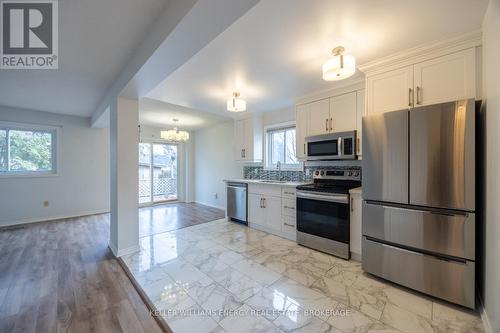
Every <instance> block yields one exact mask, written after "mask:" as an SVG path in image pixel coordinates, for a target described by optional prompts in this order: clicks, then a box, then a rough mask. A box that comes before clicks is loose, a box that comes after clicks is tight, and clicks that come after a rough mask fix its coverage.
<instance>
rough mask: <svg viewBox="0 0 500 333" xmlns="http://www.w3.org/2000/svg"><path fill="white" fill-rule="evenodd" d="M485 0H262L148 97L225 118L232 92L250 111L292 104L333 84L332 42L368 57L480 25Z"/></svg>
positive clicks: (364, 58) (359, 56)
mask: <svg viewBox="0 0 500 333" xmlns="http://www.w3.org/2000/svg"><path fill="white" fill-rule="evenodd" d="M487 3H488V1H487V0H439V1H435V0H419V1H414V0H380V1H373V0H357V1H345V0H328V1H326V0H308V1H304V0H261V1H260V2H259V3H258V4H257V5H256V6H255V7H253V8H252V9H251V10H250V11H249V12H247V13H246V14H245V15H244V16H242V17H241V18H240V19H239V20H237V21H236V22H235V23H234V24H233V25H232V26H230V27H229V28H228V29H227V30H225V31H224V32H223V33H222V34H220V35H219V36H218V37H217V38H215V39H214V40H213V41H212V42H211V43H210V44H208V45H207V46H206V47H205V48H203V49H202V50H201V51H200V52H198V53H197V54H196V55H195V56H194V57H192V58H191V59H190V60H189V61H188V62H186V63H185V64H184V65H183V66H181V67H180V68H179V69H177V70H176V71H175V72H174V73H173V74H171V75H170V76H169V77H167V78H166V79H165V80H164V81H163V82H162V83H160V84H159V85H158V86H157V87H156V88H155V89H153V90H152V91H151V92H150V93H149V94H148V97H151V98H154V99H158V100H162V101H164V102H167V103H171V104H177V105H181V106H184V107H188V108H194V109H197V110H204V111H209V112H212V113H216V114H220V115H225V116H227V115H229V113H228V112H227V111H226V110H225V100H226V99H228V98H230V96H231V94H232V92H233V91H234V90H238V91H240V92H241V95H242V98H243V99H245V100H246V101H247V108H248V109H249V110H251V111H269V110H273V109H278V108H284V107H289V106H291V105H293V101H294V99H295V98H297V97H300V96H303V95H307V94H310V93H313V92H316V91H320V90H326V89H330V88H334V87H335V83H332V82H325V81H323V80H322V78H321V65H322V63H323V62H324V61H325V60H326V59H328V57H329V54H330V50H331V49H332V48H333V47H335V46H337V45H343V46H345V47H346V50H347V52H349V53H351V54H353V55H354V56H355V57H356V58H357V62H358V64H360V63H366V62H368V61H372V60H375V59H377V58H380V57H383V56H386V55H389V54H392V53H395V52H398V51H402V50H404V49H407V48H411V47H415V46H417V45H420V44H424V43H426V42H430V41H436V40H442V39H446V38H449V37H453V36H456V35H460V34H463V33H466V32H470V31H473V30H477V29H480V28H481V23H482V19H483V15H484V12H485V10H486V6H487ZM357 75H358V76H357V78H358V79H359V77H360V76H361V74H360V73H357ZM355 79H356V78H353V79H349V80H355ZM343 83H345V82H343Z"/></svg>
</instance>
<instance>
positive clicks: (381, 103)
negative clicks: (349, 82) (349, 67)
mask: <svg viewBox="0 0 500 333" xmlns="http://www.w3.org/2000/svg"><path fill="white" fill-rule="evenodd" d="M413 95H414V94H413V66H407V67H404V68H400V69H396V70H393V71H390V72H387V73H382V74H376V75H372V76H369V77H367V78H366V99H367V103H366V107H367V110H366V111H367V114H368V115H372V114H377V113H384V112H389V111H397V110H403V109H407V108H410V107H412V106H413Z"/></svg>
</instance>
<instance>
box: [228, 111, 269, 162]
mask: <svg viewBox="0 0 500 333" xmlns="http://www.w3.org/2000/svg"><path fill="white" fill-rule="evenodd" d="M262 136H263V133H262V118H260V117H252V118H247V119H241V120H235V121H234V142H235V150H236V151H235V158H236V160H237V161H242V162H261V161H262V150H263V147H262V140H263V137H262Z"/></svg>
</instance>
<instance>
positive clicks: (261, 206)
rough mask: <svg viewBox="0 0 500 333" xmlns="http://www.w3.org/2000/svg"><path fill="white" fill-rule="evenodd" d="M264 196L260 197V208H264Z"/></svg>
mask: <svg viewBox="0 0 500 333" xmlns="http://www.w3.org/2000/svg"><path fill="white" fill-rule="evenodd" d="M262 200H263V199H262V198H260V208H264V207H263V205H262Z"/></svg>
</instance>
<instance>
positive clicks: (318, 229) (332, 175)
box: [297, 168, 361, 259]
mask: <svg viewBox="0 0 500 333" xmlns="http://www.w3.org/2000/svg"><path fill="white" fill-rule="evenodd" d="M313 179H314V183H313V184H309V185H302V186H298V187H297V242H298V243H299V244H301V245H304V246H307V247H310V248H313V249H316V250H319V251H323V252H326V253H330V254H333V255H335V256H338V257H341V258H344V259H349V258H350V251H349V238H350V235H349V230H350V224H349V214H350V200H349V190H350V189H352V188H356V187H359V186H361V170H360V169H359V168H339V169H333V170H316V171H315V172H314V175H313Z"/></svg>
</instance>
